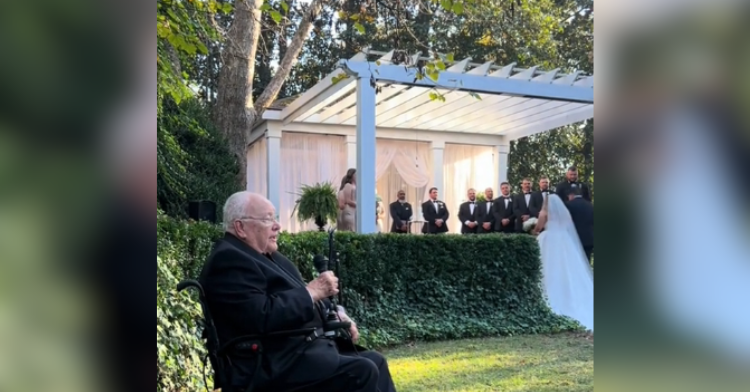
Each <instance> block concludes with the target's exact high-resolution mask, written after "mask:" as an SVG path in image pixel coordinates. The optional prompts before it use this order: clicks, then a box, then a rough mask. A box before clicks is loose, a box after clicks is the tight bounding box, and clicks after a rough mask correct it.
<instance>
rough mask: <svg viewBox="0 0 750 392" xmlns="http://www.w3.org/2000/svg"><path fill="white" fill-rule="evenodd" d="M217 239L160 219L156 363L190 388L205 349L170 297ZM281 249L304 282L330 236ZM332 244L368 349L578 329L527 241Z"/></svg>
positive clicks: (286, 239) (179, 302) (379, 239)
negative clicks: (546, 293)
mask: <svg viewBox="0 0 750 392" xmlns="http://www.w3.org/2000/svg"><path fill="white" fill-rule="evenodd" d="M221 236H222V233H221V230H220V228H219V227H217V226H213V225H209V224H206V223H195V222H192V223H188V222H184V221H177V220H173V219H171V218H168V217H166V216H159V217H158V219H157V244H158V245H157V261H158V264H159V267H158V269H157V348H158V350H159V356H158V357H159V359H158V361H159V363H158V366H159V368H160V372H161V375H162V378H164V379H169V380H170V382H172V383H173V385H180V383H186V384H185V385H195V384H194V382H196V381H195V380H196V378H195V377H196V375H200V374H201V373H200V371H202V370H201V369H198V367H197V365H196V362H195V358H194V357H193V355H194V354H195V353H200V352H202V350H203V348H202V346H201V345H200V343H199V342H198V341H197V340H196V339H195V338H194V336H195V325H194V322H193V320H192V318H194V317H195V315H196V312H197V311H198V308H197V307H196V305H195V302H194V301H193V300H192V299H191V296H190V295H189V294H182V295H179V296H177V295H175V292H174V286H175V285H176V284H177V281H178V280H180V279H183V278H185V277H191V278H194V277H196V276H197V275H198V274H199V272H200V269H201V268H202V265H203V263H204V262H205V259H206V257H207V255H208V253H209V252H210V250H211V246H212V243H213V241H214V240H215V239H217V238H220V237H221ZM279 246H280V251H281V252H282V253H283V254H285V255H286V256H287V257H289V258H290V259H291V260H292V262H294V263H295V264H296V265H297V266H298V268H299V269H300V271H301V273H302V275H303V276H304V277H305V279H308V280H309V279H311V278H312V277H313V274H314V273H313V266H312V255H314V254H327V235H326V234H325V233H318V232H306V233H300V234H294V235H291V234H286V233H284V234H283V235H281V237H280V238H279ZM336 246H337V250H338V251H340V253H341V266H340V271H339V276H340V278H341V282H342V285H343V288H344V290H343V296H344V302H345V303H344V304H345V305H346V306H347V308H348V311H349V313H350V314H351V315H352V317H353V318H354V319H355V320H356V321H357V323H358V324H359V329H360V334H361V339H362V343H363V344H364V345H367V346H371V347H376V348H377V347H383V346H388V345H394V344H402V343H405V342H409V341H413V340H442V339H457V338H467V337H478V336H491V335H511V334H523V333H553V332H559V331H564V330H573V329H576V328H577V325H576V324H575V322H573V321H572V320H570V319H567V318H562V317H558V316H555V315H553V314H552V313H551V312H550V310H549V308H548V307H547V305H546V304H545V302H544V300H543V295H542V290H541V288H540V281H541V268H540V262H539V248H538V246H537V244H536V241H535V240H534V238H533V237H530V236H526V235H506V236H504V235H483V236H457V235H444V236H421V235H416V236H406V235H392V234H380V235H359V234H355V233H337V234H336ZM177 356H181V358H177ZM198 364H199V363H198ZM172 389H173V388H168V389H164V390H172ZM159 390H162V389H159Z"/></svg>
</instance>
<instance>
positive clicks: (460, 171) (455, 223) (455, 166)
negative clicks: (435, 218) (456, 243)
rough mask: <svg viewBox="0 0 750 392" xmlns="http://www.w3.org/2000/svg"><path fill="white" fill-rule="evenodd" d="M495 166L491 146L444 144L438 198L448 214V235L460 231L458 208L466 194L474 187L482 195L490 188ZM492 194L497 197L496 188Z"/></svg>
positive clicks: (464, 199) (497, 190)
mask: <svg viewBox="0 0 750 392" xmlns="http://www.w3.org/2000/svg"><path fill="white" fill-rule="evenodd" d="M495 166H496V165H495V163H494V155H493V148H492V147H491V146H471V145H462V144H446V145H445V153H444V155H443V175H444V176H445V190H441V191H440V195H441V198H442V199H443V201H445V204H446V207H448V209H449V211H450V213H451V217H450V219H449V220H448V228H449V229H450V232H451V233H460V232H461V222H460V221H459V219H458V208H459V206H460V205H461V203H463V202H464V201H466V200H467V198H466V192H467V191H468V190H469V188H474V189H476V191H477V193H481V192H484V189H485V188H488V187H491V186H493V184H494V180H495V178H496V177H497V173H496V172H497V170H496V168H495ZM494 191H495V196H497V195H498V194H499V189H495V190H494Z"/></svg>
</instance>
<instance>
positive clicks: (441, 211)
mask: <svg viewBox="0 0 750 392" xmlns="http://www.w3.org/2000/svg"><path fill="white" fill-rule="evenodd" d="M437 202H438V203H439V204H440V207H439V208H438V210H437V211H436V210H435V205H434V204H433V203H432V200H427V201H426V202H424V203H422V217H423V218H424V220H426V221H427V223H425V224H424V226H423V227H422V233H426V234H438V233H447V232H448V218H450V216H451V214H450V212H448V207H446V206H445V203H443V202H442V201H440V200H437ZM436 219H442V220H443V225H442V226H440V227H437V225H436V224H435V220H436Z"/></svg>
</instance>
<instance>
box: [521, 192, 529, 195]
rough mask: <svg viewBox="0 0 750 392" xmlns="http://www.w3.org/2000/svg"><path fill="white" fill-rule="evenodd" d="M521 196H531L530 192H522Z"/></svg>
mask: <svg viewBox="0 0 750 392" xmlns="http://www.w3.org/2000/svg"><path fill="white" fill-rule="evenodd" d="M523 194H524V195H530V194H531V192H524V193H523Z"/></svg>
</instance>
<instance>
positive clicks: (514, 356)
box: [386, 335, 594, 392]
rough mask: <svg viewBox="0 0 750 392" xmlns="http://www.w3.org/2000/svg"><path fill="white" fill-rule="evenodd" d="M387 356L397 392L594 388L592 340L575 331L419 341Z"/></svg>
mask: <svg viewBox="0 0 750 392" xmlns="http://www.w3.org/2000/svg"><path fill="white" fill-rule="evenodd" d="M386 355H387V357H388V358H389V364H390V368H391V372H392V375H393V379H394V382H395V383H396V387H397V388H398V390H399V392H428V391H451V392H478V391H528V392H532V391H535V392H536V391H539V392H553V391H561V392H562V391H566V392H568V391H592V390H593V389H594V387H593V386H594V344H593V342H592V341H589V340H586V339H584V338H581V337H575V336H573V335H556V336H519V337H507V338H492V339H471V340H459V341H452V342H439V343H420V344H418V345H416V347H402V348H397V349H392V350H389V351H387V352H386Z"/></svg>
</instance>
